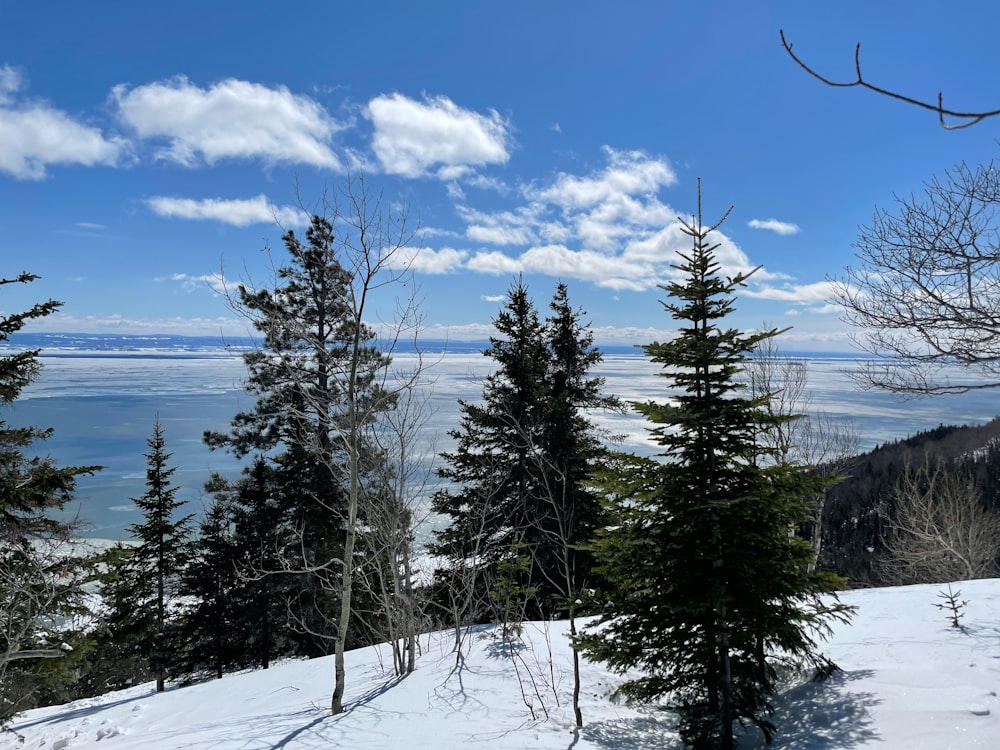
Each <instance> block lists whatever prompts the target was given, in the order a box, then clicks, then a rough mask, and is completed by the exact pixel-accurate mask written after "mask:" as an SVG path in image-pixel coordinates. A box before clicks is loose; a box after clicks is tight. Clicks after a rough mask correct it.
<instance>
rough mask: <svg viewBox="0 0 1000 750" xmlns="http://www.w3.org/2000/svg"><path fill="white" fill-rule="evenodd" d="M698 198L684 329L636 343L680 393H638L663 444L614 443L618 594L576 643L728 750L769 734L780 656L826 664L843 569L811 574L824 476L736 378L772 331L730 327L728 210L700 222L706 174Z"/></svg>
mask: <svg viewBox="0 0 1000 750" xmlns="http://www.w3.org/2000/svg"><path fill="white" fill-rule="evenodd" d="M698 204H699V205H698V214H697V216H695V217H693V219H692V221H691V222H690V223H686V222H684V223H683V231H684V232H685V233H686V234H687V235H689V236H690V237H691V238H692V240H693V243H692V248H691V250H690V252H688V253H686V254H681V258H682V262H681V263H680V264H678V265H677V266H676V268H677V270H678V271H679V272H680V273H681V274H682V275H683V276H682V278H681V279H680V280H678V281H676V282H671V283H669V284H667V285H665V286H663V287H661V288H662V289H663V290H664V291H666V292H667V294H668V295H669V299H668V301H666V302H664V303H663V305H664V308H665V309H666V311H667V312H668V313H669V314H670V315H671V317H672V318H673V319H674V320H676V321H678V323H679V329H678V332H677V335H676V337H675V338H673V339H671V340H670V341H666V342H662V343H653V344H650V345H648V346H646V347H645V350H646V354H647V356H648V357H650V359H652V360H653V361H654V362H658V363H660V364H661V365H662V366H663V371H662V372H661V373H660V374H661V375H662V376H663V377H664V378H665V379H666V380H667V382H668V383H669V384H670V385H671V386H672V387H673V388H674V389H675V390H676V393H677V395H675V396H674V397H673V398H672V399H671V400H670V401H669V402H661V403H658V402H653V401H650V402H645V403H637V404H635V405H634V406H635V408H636V409H637V410H638V411H639V412H640V413H642V414H643V415H645V416H646V418H647V419H648V420H649V421H650V422H651V423H652V424H653V427H652V429H651V434H652V436H653V437H654V438H655V440H656V441H657V442H658V443H659V445H660V446H662V448H663V453H662V454H661V456H660V460H658V461H654V460H646V459H637V458H628V457H623V458H622V460H621V466H622V467H623V468H622V471H621V472H620V473H619V474H618V475H617V476H615V475H612V476H611V477H609V480H608V482H607V485H606V487H607V490H608V492H609V495H610V496H611V498H612V500H613V504H614V510H615V512H616V515H617V517H616V518H615V521H614V523H613V524H612V525H611V526H609V528H608V529H607V530H606V531H604V532H603V533H602V534H601V535H600V537H599V539H598V541H597V543H596V545H595V547H596V550H597V552H598V555H599V557H600V561H601V569H602V570H603V572H604V573H605V575H606V576H607V577H608V579H609V580H610V581H611V582H612V584H613V589H612V591H613V598H612V601H611V603H610V604H609V605H608V607H607V608H606V610H605V612H604V614H603V616H602V617H601V620H600V626H599V629H597V630H593V631H591V633H590V634H588V636H587V637H586V638H585V639H584V645H585V647H586V650H587V651H589V653H590V654H591V655H592V656H593V657H595V658H597V659H600V660H603V661H605V662H607V663H608V664H609V665H610V666H611V667H612V668H614V669H617V670H620V671H625V670H627V669H633V668H635V669H638V670H640V671H642V672H643V673H644V675H643V676H641V677H638V678H635V679H632V680H629V681H628V682H627V683H626V684H625V685H624V686H623V688H622V691H623V693H625V694H626V695H627V696H629V697H630V698H634V699H638V700H641V701H651V700H654V699H660V698H662V697H663V696H666V697H667V699H668V700H669V701H670V702H671V704H672V705H673V706H674V707H675V708H676V709H677V711H678V712H679V716H680V724H679V726H680V732H681V736H682V738H683V739H684V741H685V742H687V743H689V744H690V745H692V746H693V747H696V748H699V749H709V748H711V749H713V750H714V749H716V748H721V749H723V750H729V749H730V748H732V747H734V736H733V723H734V722H736V721H739V722H751V723H753V724H755V725H757V726H758V727H759V728H760V729H761V730H762V731H763V734H764V736H765V739H767V740H768V741H769V740H770V738H771V735H772V733H773V731H774V727H773V725H772V724H771V721H770V713H771V704H770V696H771V694H772V692H773V689H774V677H775V665H776V663H777V661H776V660H785V661H790V662H800V663H801V662H804V663H806V664H808V665H809V666H810V667H812V668H818V669H820V670H821V671H824V670H827V669H829V668H830V664H829V662H827V661H826V660H825V659H824V658H823V657H822V656H821V655H820V654H819V653H818V652H817V650H816V636H817V635H818V634H822V633H823V632H824V630H825V628H828V626H829V621H830V618H833V617H844V616H845V615H846V612H845V610H844V609H843V608H842V607H839V606H837V605H836V604H834V605H832V606H827V605H826V604H824V603H823V601H821V600H820V598H819V597H820V595H821V594H827V593H829V592H832V591H834V590H835V589H837V588H838V587H839V586H840V584H841V582H840V581H839V580H838V579H836V578H835V577H834V576H831V575H829V574H824V573H816V572H810V567H811V566H810V563H811V562H812V551H811V548H810V546H809V544H808V542H806V541H805V540H804V539H801V538H799V537H797V536H794V535H793V534H792V533H791V530H792V529H794V528H796V527H797V526H798V524H799V523H801V522H802V521H804V520H807V519H808V518H809V514H810V508H809V498H813V497H815V496H816V495H817V494H818V493H819V492H821V491H822V490H823V489H824V488H825V487H826V486H828V485H829V483H830V480H829V478H828V477H824V476H820V475H817V474H816V473H813V472H808V471H806V467H802V466H797V465H794V464H790V463H787V462H784V461H782V460H781V457H780V456H778V455H775V454H774V448H773V446H774V441H773V440H772V441H769V440H762V439H760V437H761V435H762V434H764V433H766V432H767V431H769V430H774V429H776V427H777V426H778V423H779V420H784V419H791V418H793V417H791V416H787V415H786V416H778V417H774V416H769V413H768V410H767V409H765V408H764V407H765V405H766V399H768V398H769V396H770V394H763V395H760V396H757V397H754V396H752V395H748V394H747V389H746V387H745V380H744V379H742V378H741V377H740V375H741V371H742V368H743V363H744V362H745V361H746V359H747V358H748V357H749V356H750V355H751V354H752V352H753V351H754V350H755V349H756V348H757V346H758V344H759V343H760V342H761V341H762V340H765V339H767V338H770V337H773V336H776V335H778V333H779V331H777V330H773V329H772V330H765V331H760V332H757V333H742V332H740V331H738V330H736V329H733V328H728V327H725V319H726V317H727V316H729V315H730V314H731V313H732V311H733V309H734V302H733V296H734V294H735V293H736V291H737V290H738V289H739V288H740V287H741V286H743V285H744V282H745V281H746V279H747V277H748V275H749V274H738V275H736V276H735V277H732V278H725V277H723V276H721V274H720V264H719V262H718V261H717V260H716V256H715V251H716V249H717V248H718V244H713V243H712V232H713V231H715V230H716V229H717V228H718V226H719V224H721V223H722V222H721V221H720V222H719V224H716V225H714V226H711V227H706V226H704V225H703V223H702V219H701V196H700V188H699V199H698ZM727 216H728V213H727ZM724 219H725V217H723V220H724Z"/></svg>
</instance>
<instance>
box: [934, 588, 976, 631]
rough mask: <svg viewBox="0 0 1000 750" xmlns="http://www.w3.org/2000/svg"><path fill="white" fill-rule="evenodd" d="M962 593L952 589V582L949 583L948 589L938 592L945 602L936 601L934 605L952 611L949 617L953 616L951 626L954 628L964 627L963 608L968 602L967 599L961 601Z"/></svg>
mask: <svg viewBox="0 0 1000 750" xmlns="http://www.w3.org/2000/svg"><path fill="white" fill-rule="evenodd" d="M961 595H962V592H961V591H952V590H951V584H950V583H949V584H948V591H947V592H944V591H941V592H940V593H938V598H939V599H944V602H943V603H941V602H939V603H935V604H934V606H935V607H937V608H938V609H941V610H948V611H949V612H950V614H949V617H950V618H951V626H952V627H953V628H961V627H962V615H964V614H965V613H964V612H962V609H964V608H965V605H966V604H968V602H967V601H959V599H958V597H960V596H961Z"/></svg>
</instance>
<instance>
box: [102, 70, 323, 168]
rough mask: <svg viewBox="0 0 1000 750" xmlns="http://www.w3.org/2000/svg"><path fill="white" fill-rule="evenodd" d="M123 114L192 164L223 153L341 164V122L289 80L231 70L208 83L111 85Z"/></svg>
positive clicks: (165, 151)
mask: <svg viewBox="0 0 1000 750" xmlns="http://www.w3.org/2000/svg"><path fill="white" fill-rule="evenodd" d="M112 98H113V100H114V102H115V103H116V104H117V106H118V114H119V116H120V117H121V119H122V121H123V122H125V123H126V124H127V125H128V126H129V127H131V128H132V129H133V130H135V132H136V134H137V135H139V136H140V137H142V138H163V139H165V140H166V141H167V145H166V146H165V147H164V148H162V149H161V150H160V151H159V152H158V153H159V155H160V156H161V157H162V158H165V159H169V160H171V161H176V162H179V163H181V164H185V165H188V166H194V165H197V164H198V163H199V162H202V161H203V162H205V163H207V164H214V163H215V162H217V161H219V160H221V159H254V158H259V159H263V160H264V161H267V162H286V163H291V164H310V165H312V166H316V167H328V168H331V169H340V168H341V161H340V159H339V158H338V157H337V155H336V154H334V152H333V151H332V150H331V148H330V141H331V139H332V137H333V135H334V133H335V132H336V131H337V130H338V129H339V126H338V124H337V123H336V122H335V121H334V119H333V118H332V117H331V116H330V115H329V113H327V111H326V110H325V109H324V108H323V107H322V105H320V104H319V103H318V102H316V101H315V100H313V99H311V98H309V97H308V96H303V95H300V94H293V93H292V92H291V91H289V90H288V89H287V88H286V87H284V86H278V87H276V88H268V87H267V86H264V85H262V84H259V83H251V82H249V81H240V80H236V79H234V78H228V79H226V80H224V81H220V82H219V83H216V84H214V85H212V86H210V87H209V88H200V87H198V86H195V85H194V84H192V83H191V82H190V81H188V79H187V78H185V77H184V76H178V77H176V78H172V79H170V80H166V81H159V82H156V83H150V84H146V85H143V86H137V87H135V88H131V89H130V88H129V87H128V86H126V85H125V84H121V85H118V86H116V87H115V88H114V89H113V90H112Z"/></svg>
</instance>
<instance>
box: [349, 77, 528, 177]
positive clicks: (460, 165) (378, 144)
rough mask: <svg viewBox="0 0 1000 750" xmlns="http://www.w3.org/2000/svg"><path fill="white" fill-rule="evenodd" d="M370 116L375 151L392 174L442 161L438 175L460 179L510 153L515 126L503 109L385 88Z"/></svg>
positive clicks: (420, 171)
mask: <svg viewBox="0 0 1000 750" xmlns="http://www.w3.org/2000/svg"><path fill="white" fill-rule="evenodd" d="M368 117H369V118H370V119H371V121H372V123H373V124H374V126H375V134H374V137H373V141H372V148H373V149H374V151H375V156H376V158H378V160H379V163H380V164H381V165H382V168H383V169H384V170H385V171H386V172H388V173H390V174H398V175H403V176H404V177H420V176H424V175H427V174H430V173H431V171H432V168H434V167H437V172H436V175H437V177H439V178H440V179H443V180H456V179H459V178H461V177H464V176H466V175H468V174H470V173H471V172H472V167H481V166H485V165H487V164H506V163H507V160H508V159H509V158H510V153H509V147H508V140H509V138H510V135H509V126H508V123H507V122H506V121H505V120H504V119H503V118H502V117H500V115H499V113H497V112H496V111H493V110H491V111H490V112H489V114H488V115H483V114H480V113H478V112H473V111H471V110H468V109H462V108H461V107H459V106H458V105H456V104H455V103H454V102H453V101H451V99H449V98H448V97H445V96H437V97H425V99H424V100H423V101H416V100H414V99H410V98H408V97H406V96H403V95H402V94H383V95H381V96H377V97H375V98H374V99H372V100H371V101H370V102H368Z"/></svg>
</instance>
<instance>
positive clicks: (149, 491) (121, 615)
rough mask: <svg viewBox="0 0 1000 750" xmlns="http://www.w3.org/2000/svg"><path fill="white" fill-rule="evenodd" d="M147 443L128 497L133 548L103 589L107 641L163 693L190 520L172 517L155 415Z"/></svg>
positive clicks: (174, 503) (173, 496)
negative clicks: (124, 645) (117, 643)
mask: <svg viewBox="0 0 1000 750" xmlns="http://www.w3.org/2000/svg"><path fill="white" fill-rule="evenodd" d="M146 443H147V445H148V446H149V451H148V452H147V453H146V492H145V493H144V494H143V495H142V497H139V498H133V502H134V503H135V504H136V506H137V507H138V508H139V510H140V511H142V515H143V521H142V523H136V524H132V525H131V526H129V527H128V532H129V534H130V535H132V537H133V538H134V539H135V540H136V541H137V542H138V544H137V546H136V547H135V548H134V549H133V550H132V552H131V554H130V555H128V556H127V557H126V558H125V559H124V561H123V563H122V565H121V568H120V569H119V570H118V571H117V574H118V577H119V580H118V581H117V583H116V584H115V585H114V586H113V587H111V588H109V589H108V590H106V591H105V597H106V599H107V601H108V603H109V610H110V611H109V615H110V618H111V620H110V622H109V631H110V637H111V638H112V640H117V639H122V640H123V641H127V642H130V643H131V644H132V645H133V648H134V653H135V654H136V655H138V657H139V662H138V665H137V666H138V669H139V670H140V673H139V674H136V675H135V679H140V678H141V677H142V673H141V672H142V671H144V670H143V666H142V665H143V663H145V664H148V670H149V672H150V673H151V674H152V676H153V677H154V678H155V679H156V690H157V692H162V691H163V689H164V681H165V678H166V673H167V669H168V667H169V666H170V665H171V662H170V658H171V656H170V652H171V645H172V644H173V631H172V628H173V624H174V623H173V622H172V621H171V620H172V617H171V615H170V614H169V613H168V611H167V605H168V603H169V602H168V600H169V599H170V598H171V597H173V596H175V595H176V594H177V593H178V583H179V580H180V576H181V573H182V571H183V570H184V567H185V565H186V563H187V560H188V555H189V553H190V547H189V544H190V539H189V537H190V521H191V518H192V516H190V515H188V516H184V517H182V518H179V519H175V518H174V516H175V514H176V512H177V510H178V509H179V508H180V507H181V506H182V505H183V504H184V503H183V501H179V500H177V490H178V488H177V487H176V486H174V485H173V484H171V479H170V478H171V476H172V475H173V473H174V472H175V471H176V467H172V466H168V462H169V460H170V458H171V455H172V454H170V453H167V452H166V441H165V440H164V437H163V428H162V426H161V425H160V418H159V415H157V417H156V419H155V420H154V422H153V434H152V435H151V436H150V438H149V439H148V440H147V441H146Z"/></svg>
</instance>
